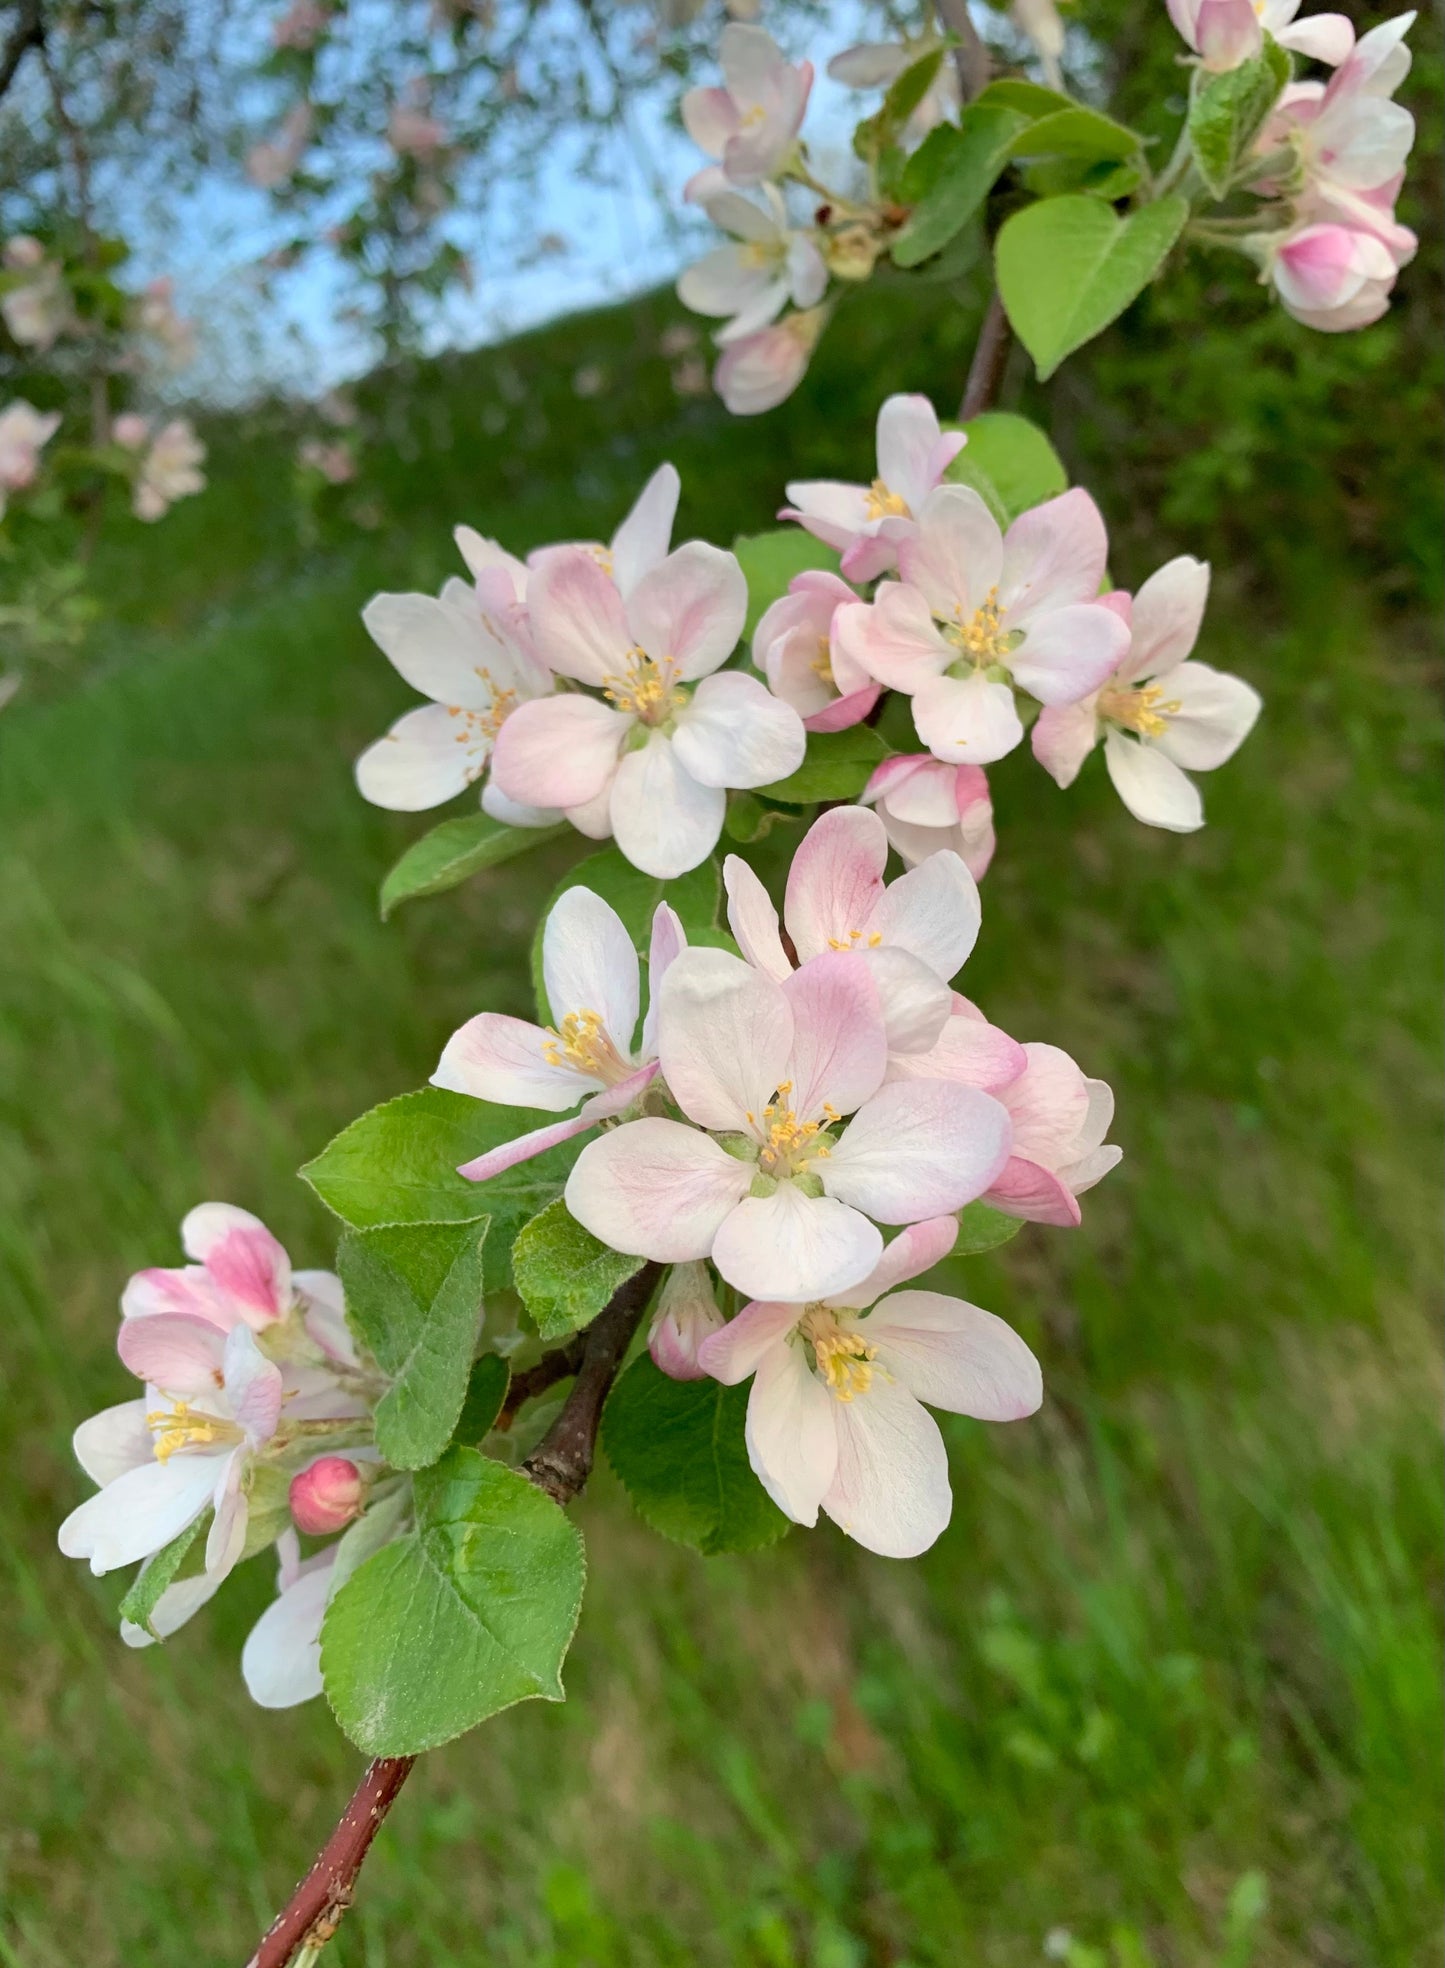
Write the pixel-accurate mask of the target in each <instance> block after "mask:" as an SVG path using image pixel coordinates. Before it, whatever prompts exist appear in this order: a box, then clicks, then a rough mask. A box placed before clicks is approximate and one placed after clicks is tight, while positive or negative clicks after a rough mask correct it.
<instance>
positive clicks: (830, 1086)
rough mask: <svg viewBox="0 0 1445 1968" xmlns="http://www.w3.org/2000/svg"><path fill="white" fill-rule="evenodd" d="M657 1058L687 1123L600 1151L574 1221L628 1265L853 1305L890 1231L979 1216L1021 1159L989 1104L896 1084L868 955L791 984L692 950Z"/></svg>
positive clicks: (716, 953) (575, 1196) (961, 1093)
mask: <svg viewBox="0 0 1445 1968" xmlns="http://www.w3.org/2000/svg"><path fill="white" fill-rule="evenodd" d="M658 1052H659V1058H660V1063H661V1067H662V1077H663V1079H664V1080H665V1081H666V1084H667V1088H668V1091H669V1093H670V1094H671V1097H672V1099H673V1100H674V1101H675V1102H676V1104H677V1106H678V1107H679V1108H680V1109H681V1111H682V1113H683V1114H684V1115H685V1116H686V1120H671V1119H668V1118H666V1117H664V1116H661V1115H657V1116H648V1117H645V1118H643V1119H641V1120H636V1121H627V1122H624V1123H623V1125H622V1126H620V1127H618V1128H615V1129H613V1130H612V1131H611V1132H610V1133H607V1134H604V1135H602V1136H601V1137H600V1138H599V1139H598V1140H596V1141H590V1142H589V1143H588V1144H587V1146H586V1147H585V1148H584V1149H583V1150H582V1153H581V1155H580V1156H579V1157H578V1159H577V1162H576V1164H575V1165H574V1167H573V1169H572V1172H571V1175H570V1176H569V1177H568V1181H567V1189H566V1197H567V1207H568V1208H569V1209H570V1210H571V1212H572V1214H573V1215H574V1216H575V1217H576V1218H577V1220H578V1221H579V1222H580V1223H583V1224H585V1225H586V1227H587V1228H588V1229H589V1230H591V1231H592V1233H593V1235H594V1236H597V1237H600V1238H601V1239H602V1241H603V1242H604V1243H606V1244H609V1245H611V1247H612V1248H613V1249H614V1250H620V1251H627V1252H630V1253H633V1254H635V1255H636V1256H639V1257H650V1258H653V1259H656V1260H657V1261H659V1262H662V1263H667V1264H676V1263H683V1262H685V1261H687V1260H689V1259H701V1258H706V1257H711V1259H712V1262H713V1264H714V1265H715V1266H716V1267H717V1269H718V1271H719V1272H720V1273H721V1274H722V1276H723V1277H724V1278H725V1279H726V1280H727V1282H728V1283H729V1284H731V1285H735V1286H736V1287H737V1289H738V1290H739V1291H744V1292H747V1293H749V1294H750V1295H752V1296H755V1297H763V1296H767V1297H770V1298H774V1299H786V1300H790V1301H795V1302H804V1301H811V1300H812V1299H815V1298H819V1297H822V1296H824V1295H826V1294H827V1293H829V1292H838V1291H846V1290H848V1289H849V1288H850V1287H851V1286H853V1285H856V1284H858V1283H859V1282H860V1281H861V1280H862V1279H863V1278H865V1277H867V1276H868V1274H869V1272H870V1271H872V1269H873V1267H874V1266H875V1265H876V1264H877V1262H878V1259H879V1257H880V1255H881V1253H882V1249H883V1239H882V1236H881V1234H880V1233H879V1231H878V1228H877V1225H878V1224H879V1223H913V1222H917V1221H919V1220H921V1219H922V1218H923V1217H926V1216H936V1215H940V1214H942V1213H944V1212H945V1211H948V1210H956V1209H960V1208H962V1206H963V1205H964V1204H965V1203H966V1202H971V1201H972V1200H973V1199H974V1197H976V1196H978V1195H980V1194H982V1192H983V1190H984V1189H986V1188H987V1187H988V1185H989V1183H990V1182H991V1181H992V1180H993V1179H994V1177H995V1176H996V1175H997V1174H998V1173H999V1171H1000V1170H1001V1169H1002V1167H1003V1165H1004V1162H1005V1161H1006V1160H1007V1157H1008V1149H1009V1140H1010V1131H1009V1126H1008V1117H1007V1115H1006V1113H1005V1112H1004V1110H1003V1108H1002V1107H1001V1106H1000V1105H999V1103H998V1102H997V1101H996V1100H993V1099H991V1098H990V1096H989V1095H987V1094H984V1093H980V1092H979V1091H977V1089H975V1088H973V1087H964V1086H952V1085H946V1084H944V1083H942V1082H939V1083H931V1082H930V1083H920V1082H915V1083H912V1084H909V1085H906V1086H904V1085H897V1086H886V1085H884V1083H883V1081H884V1074H885V1072H886V1070H887V1064H888V1039H887V1033H886V1030H885V1027H884V1022H883V1010H882V1005H881V1003H880V1001H879V996H878V990H877V986H876V985H875V983H874V981H873V977H872V974H871V972H870V969H869V966H868V964H867V962H866V961H865V960H864V958H863V957H862V956H860V955H858V954H857V953H856V952H854V951H848V950H833V951H829V952H827V953H826V954H824V955H823V956H820V957H815V958H814V959H813V961H812V962H811V963H806V964H804V965H803V967H802V969H801V970H798V971H796V972H795V973H794V974H793V975H791V976H789V977H787V978H786V979H784V980H783V981H782V982H778V981H775V980H774V979H773V978H771V977H767V976H764V975H763V974H762V972H760V971H757V970H754V969H753V968H752V967H751V966H750V965H748V964H746V963H744V962H742V961H741V960H740V959H739V958H737V957H733V956H730V955H728V954H727V953H726V952H725V951H722V950H689V951H687V952H685V953H684V954H683V955H682V956H681V957H679V958H678V959H677V961H676V962H675V963H674V964H673V966H672V968H671V969H670V970H669V972H668V974H667V977H666V979H665V980H664V982H663V986H662V992H661V1009H660V1013H659V1019H658ZM850 1116H851V1117H852V1118H851V1119H849V1117H850ZM689 1123H691V1125H689ZM845 1123H846V1125H845Z"/></svg>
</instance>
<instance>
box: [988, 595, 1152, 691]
mask: <svg viewBox="0 0 1445 1968" xmlns="http://www.w3.org/2000/svg"><path fill="white" fill-rule="evenodd" d="M1128 649H1129V630H1128V628H1127V627H1126V625H1125V624H1124V623H1123V622H1121V621H1120V619H1119V617H1118V616H1117V615H1116V614H1115V613H1114V611H1113V609H1112V608H1106V607H1105V606H1104V605H1103V603H1102V602H1086V603H1082V604H1080V605H1079V606H1078V607H1071V608H1056V609H1053V610H1052V611H1051V612H1050V613H1049V614H1047V615H1042V616H1040V617H1039V618H1038V619H1037V620H1036V621H1035V622H1034V624H1033V626H1032V627H1031V628H1030V629H1029V631H1028V633H1027V634H1026V635H1025V637H1024V639H1023V642H1022V644H1021V645H1020V646H1019V648H1017V649H1016V650H1014V652H1013V654H1012V655H1011V656H1010V657H1009V659H1008V665H1009V669H1010V670H1011V672H1012V673H1013V676H1014V678H1015V679H1016V681H1017V682H1018V683H1020V684H1021V685H1022V686H1023V688H1024V689H1025V690H1027V691H1029V692H1030V693H1031V695H1033V696H1035V697H1037V698H1038V700H1039V702H1040V703H1041V704H1076V703H1078V702H1079V700H1080V699H1081V698H1084V697H1087V696H1089V695H1090V694H1091V693H1092V692H1093V691H1096V690H1097V689H1098V688H1099V686H1100V685H1101V684H1102V683H1104V682H1105V681H1107V679H1108V678H1109V677H1110V676H1112V675H1113V673H1114V671H1115V670H1116V669H1117V668H1118V666H1119V664H1120V663H1121V662H1122V661H1123V659H1124V657H1125V655H1126V654H1127V653H1128Z"/></svg>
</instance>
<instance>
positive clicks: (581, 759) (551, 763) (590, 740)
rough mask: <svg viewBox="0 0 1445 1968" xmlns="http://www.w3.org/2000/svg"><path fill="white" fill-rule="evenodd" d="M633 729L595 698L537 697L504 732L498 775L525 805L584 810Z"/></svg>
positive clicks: (495, 766)
mask: <svg viewBox="0 0 1445 1968" xmlns="http://www.w3.org/2000/svg"><path fill="white" fill-rule="evenodd" d="M604 578H605V577H604ZM606 585H607V587H608V589H609V591H611V589H612V583H611V582H610V581H608V582H607V584H606ZM632 726H633V719H632V718H630V717H628V716H627V715H625V714H624V713H623V712H621V711H613V710H609V709H608V707H607V705H606V704H599V703H598V702H597V700H596V699H595V698H593V697H582V696H579V695H578V694H577V693H576V692H566V693H563V694H561V695H558V696H554V697H534V698H533V699H532V701H531V702H530V703H528V704H519V705H518V706H517V708H516V710H515V711H513V712H512V715H511V716H510V717H509V718H508V719H507V721H506V723H505V724H504V725H503V726H502V728H501V730H500V731H499V732H498V734H497V743H496V747H495V749H494V750H493V753H492V776H493V778H494V779H495V780H496V783H497V785H498V786H499V787H500V788H501V790H502V791H503V792H504V793H505V794H506V795H507V797H508V799H514V800H518V801H520V802H521V804H522V805H524V806H560V807H573V806H583V805H585V804H586V803H587V801H589V800H592V799H595V798H596V797H597V795H598V794H599V793H601V792H603V791H604V790H605V789H606V787H607V786H608V784H609V783H610V781H611V779H612V776H613V774H614V773H615V772H616V770H617V754H618V751H619V749H620V748H621V745H622V741H623V739H624V738H626V736H627V734H628V732H629V731H630V730H631V729H632Z"/></svg>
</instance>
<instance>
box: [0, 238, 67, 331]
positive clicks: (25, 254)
mask: <svg viewBox="0 0 1445 1968" xmlns="http://www.w3.org/2000/svg"><path fill="white" fill-rule="evenodd" d="M0 264H3V268H4V271H5V273H6V274H7V275H9V276H10V279H11V280H12V281H14V283H15V284H14V285H13V286H12V285H7V286H6V287H5V289H4V291H3V292H0V320H3V321H4V323H5V326H6V327H7V328H8V329H9V331H10V333H11V335H12V336H13V338H14V339H15V340H16V341H17V342H19V344H20V346H21V347H22V348H34V349H48V348H49V347H50V346H51V345H52V344H53V343H54V342H55V340H56V339H57V337H58V336H60V335H62V334H63V333H64V332H65V330H66V329H67V328H68V327H69V326H70V324H71V308H70V289H69V288H68V287H67V286H66V284H65V270H64V268H63V267H62V266H61V265H60V263H59V261H58V260H52V259H50V258H48V257H47V255H46V252H45V248H44V247H43V246H42V245H41V243H40V241H39V240H38V239H32V238H31V236H30V234H29V233H26V232H22V233H17V234H16V235H15V236H14V237H13V238H12V239H8V240H7V241H6V242H5V251H4V254H3V256H0Z"/></svg>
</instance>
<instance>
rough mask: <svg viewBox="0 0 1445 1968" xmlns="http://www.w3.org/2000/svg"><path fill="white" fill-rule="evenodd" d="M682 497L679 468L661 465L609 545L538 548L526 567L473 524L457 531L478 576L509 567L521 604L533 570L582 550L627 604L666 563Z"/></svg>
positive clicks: (571, 542) (589, 543)
mask: <svg viewBox="0 0 1445 1968" xmlns="http://www.w3.org/2000/svg"><path fill="white" fill-rule="evenodd" d="M681 494H682V480H681V479H680V478H679V477H678V475H677V468H676V466H674V465H659V466H658V468H657V470H656V471H655V472H654V473H653V474H652V476H651V478H649V479H648V481H647V483H646V485H644V486H643V488H642V490H641V491H640V492H639V493H638V495H637V497H636V499H635V500H634V501H633V504H632V507H631V510H630V511H629V512H628V514H627V517H626V518H625V519H624V520H623V522H622V524H621V525H620V526H619V527H618V529H617V531H616V532H615V533H614V534H613V535H612V538H611V540H610V541H609V542H608V544H607V545H606V546H603V545H602V544H601V542H600V541H597V540H569V541H566V542H565V543H564V544H563V545H562V546H554V547H538V548H537V550H536V551H535V552H534V553H532V554H529V555H528V557H527V565H526V566H525V567H524V566H523V564H522V563H521V562H520V561H518V560H515V559H514V558H513V557H512V555H510V554H508V553H506V552H505V551H504V550H503V549H502V548H500V547H499V546H498V545H497V543H496V541H495V540H484V539H483V538H482V536H481V534H480V533H476V532H474V531H473V530H472V528H471V527H470V526H459V527H458V528H457V530H456V542H457V545H458V547H459V548H460V549H461V553H462V558H463V559H464V560H465V561H466V563H467V565H468V567H470V568H471V570H472V572H473V573H474V574H481V573H482V572H483V571H484V569H486V568H488V567H492V566H496V565H499V564H501V565H504V566H505V567H506V568H507V570H508V571H509V572H510V573H511V574H512V575H513V576H514V579H515V580H516V583H517V599H518V600H519V601H521V600H523V599H525V596H526V591H527V579H528V575H529V571H530V569H532V568H536V567H543V566H545V565H546V563H547V560H548V558H549V557H550V556H551V555H552V554H556V553H565V552H570V551H572V550H573V549H574V548H577V547H581V548H583V549H585V551H586V552H587V553H589V554H591V555H592V557H593V559H594V560H595V561H596V562H597V564H598V566H599V567H600V568H601V569H602V571H603V573H604V574H606V575H607V576H608V577H609V578H610V579H611V581H612V582H613V584H614V585H615V587H616V589H617V592H618V593H619V594H620V595H621V596H622V597H623V599H624V600H625V599H626V598H627V596H628V595H630V594H631V593H632V590H633V589H634V588H635V587H636V586H637V584H638V582H639V581H640V580H641V579H642V577H643V575H644V574H650V573H651V572H652V570H653V568H654V567H660V566H661V565H662V563H663V561H664V560H666V558H667V553H668V548H669V547H670V546H671V545H672V523H673V521H674V519H676V517H677V502H678V499H679V498H680V496H681Z"/></svg>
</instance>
